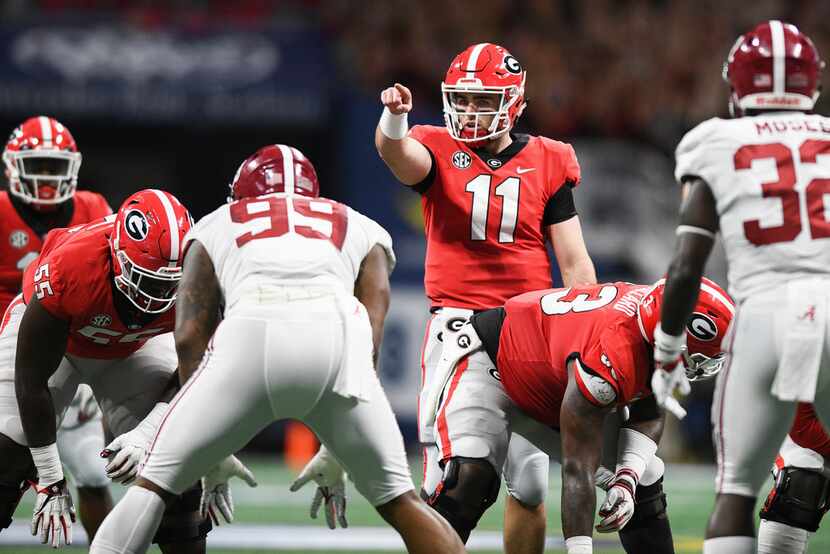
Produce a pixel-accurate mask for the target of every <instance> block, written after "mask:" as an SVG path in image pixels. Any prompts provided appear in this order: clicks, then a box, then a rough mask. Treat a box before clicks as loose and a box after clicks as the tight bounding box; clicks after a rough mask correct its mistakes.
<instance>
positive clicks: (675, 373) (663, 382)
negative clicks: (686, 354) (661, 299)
mask: <svg viewBox="0 0 830 554" xmlns="http://www.w3.org/2000/svg"><path fill="white" fill-rule="evenodd" d="M685 344H686V334H685V333H683V334H682V335H679V336H673V335H668V334H666V333H664V332H663V330H662V329H661V328H660V324H659V323H658V324H657V327H655V329H654V373H653V374H652V376H651V391H652V392H653V393H654V399H655V400H656V401H657V405H659V406H661V407H662V408H664V409H666V410H668V411H669V412H671V413H672V414H674V415H675V417H677V419H683V418H684V417H686V410H685V409H683V406H681V405H680V403H679V402H678V401H677V399H676V398H675V397H674V394H675V392H677V393H679V394H680V395H681V396H686V395H687V394H689V393H690V392H691V390H692V386H691V384H690V383H689V379H688V377H686V368H685V367H683V356H682V352H683V347H684V346H685Z"/></svg>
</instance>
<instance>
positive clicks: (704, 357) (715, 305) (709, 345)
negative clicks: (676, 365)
mask: <svg viewBox="0 0 830 554" xmlns="http://www.w3.org/2000/svg"><path fill="white" fill-rule="evenodd" d="M665 284H666V280H665V279H660V280H659V281H657V282H656V283H654V284H653V285H652V286H651V289H650V290H649V291H648V292H647V293H646V295H645V296H644V297H643V300H642V301H641V302H640V305H639V307H638V308H637V322H638V323H639V324H640V332H641V333H642V334H643V337H644V338H645V339H646V341H648V343H649V344H652V345H653V344H654V328H655V327H656V326H657V323H658V322H659V321H660V309H661V307H662V305H663V292H664V289H665ZM734 315H735V303H734V302H733V301H732V298H730V297H729V294H728V293H727V292H726V291H725V290H723V289H722V288H720V286H718V284H717V283H715V282H714V281H712V280H710V279H707V278H706V277H704V278H703V279H701V282H700V292H699V293H698V297H697V304H695V308H694V311H693V312H692V315H691V316H689V319H688V321H687V322H686V351H685V352H684V354H683V356H684V362H685V366H686V375H687V376H688V377H689V380H691V381H695V380H698V379H705V378H708V377H713V376H715V375H716V374H717V373H718V372H720V370H721V369H722V367H723V363H724V361H725V359H724V356H725V354H724V351H723V339H724V337H725V336H726V331H727V329H728V328H729V324H730V323H731V322H732V317H733V316H734Z"/></svg>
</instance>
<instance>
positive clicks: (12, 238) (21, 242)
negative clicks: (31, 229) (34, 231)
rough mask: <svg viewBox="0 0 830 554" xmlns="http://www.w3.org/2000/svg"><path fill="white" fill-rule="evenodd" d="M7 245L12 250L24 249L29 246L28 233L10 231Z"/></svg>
mask: <svg viewBox="0 0 830 554" xmlns="http://www.w3.org/2000/svg"><path fill="white" fill-rule="evenodd" d="M9 244H11V245H12V248H25V247H26V245H27V244H29V233H27V232H26V231H20V230H17V231H12V233H11V234H10V235H9Z"/></svg>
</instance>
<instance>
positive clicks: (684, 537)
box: [0, 458, 830, 554]
mask: <svg viewBox="0 0 830 554" xmlns="http://www.w3.org/2000/svg"><path fill="white" fill-rule="evenodd" d="M246 461H247V462H248V463H249V464H250V467H251V469H252V470H253V471H254V473H255V474H256V476H257V479H258V480H259V483H260V485H259V487H258V488H256V489H248V488H247V487H246V486H245V485H244V484H242V483H236V485H235V487H234V499H235V502H236V516H237V522H238V523H240V524H243V525H245V524H252V525H253V524H259V525H257V526H256V527H251V529H252V531H251V533H250V534H248V533H247V532H246V535H247V536H248V539H249V544H248V546H247V547H245V548H242V547H241V546H239V547H234V546H233V545H232V544H229V543H228V541H227V540H225V541H223V542H224V543H225V544H227V545H223V546H222V547H215V546H214V547H211V540H210V538H209V539H208V551H209V552H213V553H216V554H231V553H234V552H244V553H246V554H252V553H260V554H265V553H280V554H301V553H308V552H317V553H331V554H333V553H335V552H336V553H338V554H349V553H350V552H354V553H355V554H357V553H358V552H369V551H371V552H374V553H382V552H400V550H375V549H374V548H377V547H378V546H377V545H378V544H380V545H381V547H382V548H385V547H384V546H383V544H384V543H380V542H377V541H372V540H371V536H372V535H371V534H372V531H369V530H366V531H368V536H369V540H368V543H367V544H366V545H365V546H360V547H358V548H355V549H354V550H341V549H340V548H341V547H344V548H347V547H348V545H344V544H341V539H345V538H346V537H347V533H348V531H346V532H344V531H340V530H338V531H330V530H328V529H327V528H326V527H325V524H324V523H322V522H320V521H316V522H315V521H313V520H311V519H309V518H308V503H309V502H310V498H311V494H312V492H313V491H312V489H311V488H309V489H308V490H302V491H300V492H297V493H293V494H292V493H289V492H288V483H290V481H291V479H292V478H293V475H292V473H291V472H290V471H289V470H288V469H287V468H285V467H284V466H282V465H280V464H278V463H276V462H275V463H270V462H269V461H268V460H266V459H263V458H246ZM552 469H553V471H554V472H558V466H553V468H552ZM712 471H713V469H712V468H709V467H700V466H680V465H670V466H669V467H668V469H667V473H666V483H667V485H666V489H667V492H668V501H669V514H670V516H671V522H672V528H673V529H674V537H675V545H676V547H677V552H678V553H692V552H700V551H701V541H702V536H703V529H704V525H705V522H706V518H707V516H708V512H709V510H710V508H711V506H712V499H713V493H712ZM558 483H559V479H558V475H556V474H555V473H554V478H552V479H551V485H552V486H551V489H550V493H549V497H548V521H549V524H548V535H549V536H550V537H551V538H552V539H553V540H554V544H559V543H558V542H556V540H557V539H558V538H559V537H561V533H560V523H559V517H560V512H559V508H558V506H559V487H558ZM308 486H309V487H310V485H308ZM114 491H115V492H120V491H118V488H114ZM350 492H351V494H350V496H349V506H348V512H347V515H348V519H349V525H350V529H355V530H356V531H359V530H360V528H361V527H366V526H371V527H382V526H383V525H384V524H383V522H382V520H381V519H380V517H379V516H378V515H377V514H376V513H375V512H374V510H372V508H371V507H370V506H369V505H368V504H367V503H366V502H365V501H364V500H363V499H362V498H360V497H358V496H357V495H356V493H354V489H351V490H350ZM32 498H33V497H32V495H31V494H27V496H26V498H25V499H24V503H23V504H24V505H21V507H20V509H19V510H18V512H17V515H16V517H15V529H12V530H10V531H13V530H16V531H17V536H20V535H21V533H22V531H23V528H22V526H23V525H28V522H29V517H30V515H29V514H30V513H31V502H32ZM600 498H601V495H600ZM502 509H503V503H502V501H501V500H500V501H499V502H498V503H497V504H496V505H495V506H493V507H492V508H491V509H490V510H489V512H488V513H487V514H485V516H484V518H483V519H482V521H481V523H480V525H479V529H481V530H483V531H485V532H486V531H490V532H492V531H498V530H500V529H501V520H502ZM321 517H322V516H321ZM276 524H279V525H282V526H284V527H282V528H280V529H270V528H269V527H267V525H276ZM299 526H302V527H299ZM233 527H234V526H229V527H227V531H231V530H232V529H233ZM236 529H237V530H238V531H243V529H244V528H241V527H239V526H237V528H236ZM286 529H287V530H288V531H290V532H291V533H293V534H295V535H297V534H299V536H300V538H301V540H302V537H304V536H305V537H307V538H309V539H310V538H311V537H314V538H318V539H322V540H324V541H325V540H326V539H328V540H330V541H332V543H333V544H334V546H332V547H326V546H325V545H323V546H308V547H302V546H299V547H298V546H296V545H295V546H294V547H286V548H284V549H279V548H277V549H251V548H257V546H256V544H255V543H256V540H257V537H261V538H262V539H263V540H265V539H268V538H273V537H275V536H277V535H280V534H281V533H284V532H287V531H285V530H286ZM223 530H225V528H224V527H223ZM380 533H382V530H378V538H379V539H380ZM486 534H487V535H490V539H491V540H490V544H492V541H493V536H492V533H486ZM475 535H476V532H474V533H473V537H475ZM251 536H252V537H254V539H253V540H252V541H251V540H250V537H251ZM7 537H8V533H7V532H4V533H0V552H4V553H12V552H14V553H15V554H18V553H19V554H29V553H34V552H41V553H42V552H46V551H47V550H45V549H44V548H43V547H40V546H37V545H34V543H33V542H29V543H28V544H29V545H33V546H26V545H24V544H21V542H22V541H18V544H8V540H9V539H8V538H7ZM24 538H25V540H29V538H28V537H24ZM594 539H595V541H596V540H599V539H602V540H603V541H604V542H603V545H604V546H605V548H595V550H594V551H595V552H598V553H602V554H611V553H621V552H623V550H622V549H621V548H618V547H616V537H615V536H614V535H597V534H595V535H594ZM30 540H31V541H34V538H33V537H32V538H31V539H30ZM217 540H218V538H217ZM230 542H231V543H232V542H233V539H231V540H230ZM250 542H253V543H254V544H253V545H252V544H250ZM489 548H490V549H483V550H481V549H476V548H471V551H474V552H488V553H489V552H498V551H499V550H498V549H497V547H493V546H490V547H489ZM72 550H73V551H82V549H81V548H78V549H72ZM547 551H548V552H563V550H561V549H559V548H556V547H552V548H549V549H548V550H547ZM151 552H158V551H157V550H151ZM809 552H810V553H811V554H818V553H823V552H830V524H825V528H824V529H822V530H819V532H818V533H817V534H816V535H815V536H814V537H813V539H812V541H811V544H810V549H809Z"/></svg>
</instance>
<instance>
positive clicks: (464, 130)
mask: <svg viewBox="0 0 830 554" xmlns="http://www.w3.org/2000/svg"><path fill="white" fill-rule="evenodd" d="M526 76H527V72H526V71H524V69H522V65H521V64H520V63H519V61H518V60H517V59H516V58H514V57H513V56H512V55H511V54H510V52H508V51H507V50H506V49H505V48H504V47H502V46H499V45H497V44H490V43H488V42H483V43H480V44H474V45H473V46H470V47H469V48H467V49H466V50H464V51H463V52H461V53H460V54H459V55H458V56H456V57H455V59H454V60H453V61H452V63H451V64H450V68H449V69H448V70H447V75H446V77H444V81H443V82H442V83H441V94H442V97H443V101H444V121H445V122H446V125H447V130H448V131H449V133H450V135H451V136H452V137H453V138H455V139H456V140H460V141H463V142H473V143H479V144H483V143H484V141H486V140H489V139H493V138H495V137H498V136H500V135H503V134H504V133H506V132H508V131H510V129H511V128H512V127H513V125H514V124H515V123H516V120H517V119H518V118H519V116H520V115H521V114H522V112H523V111H524V108H525V97H524V94H525V77H526ZM459 93H472V94H476V95H485V94H486V95H493V97H494V100H495V101H494V102H493V105H494V106H495V109H488V110H486V111H482V110H479V108H478V107H477V106H470V105H469V103H468V102H467V101H466V98H465V97H464V96H460V95H459ZM482 117H490V118H492V121H491V122H490V123H489V125H487V126H486V127H485V126H484V124H483V122H482V121H481V118H482Z"/></svg>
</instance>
